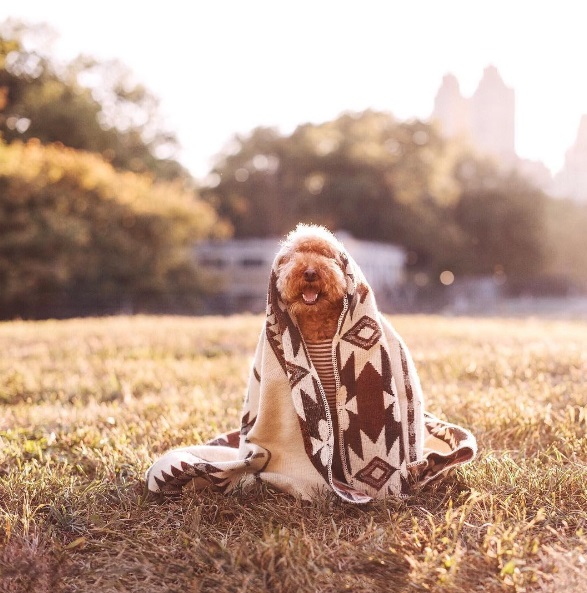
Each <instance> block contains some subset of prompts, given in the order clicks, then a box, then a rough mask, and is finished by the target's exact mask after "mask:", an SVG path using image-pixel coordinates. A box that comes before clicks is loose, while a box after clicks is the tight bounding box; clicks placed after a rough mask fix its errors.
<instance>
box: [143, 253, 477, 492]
mask: <svg viewBox="0 0 587 593" xmlns="http://www.w3.org/2000/svg"><path fill="white" fill-rule="evenodd" d="M279 257H280V253H278V254H277V256H276V258H275V262H274V265H273V270H272V273H271V277H270V281H269V290H268V298H267V310H266V321H265V325H264V328H263V330H262V331H261V335H260V338H259V341H258V345H257V349H256V353H255V357H254V361H253V365H252V368H251V371H250V375H249V382H248V389H247V394H246V398H245V402H244V406H243V412H242V422H241V427H240V430H236V431H234V432H231V433H228V434H224V435H221V436H219V437H217V438H216V439H214V440H213V441H210V442H208V443H206V444H204V445H196V446H190V447H184V448H181V449H175V450H172V451H170V452H168V453H166V454H165V455H163V456H162V457H161V458H160V459H159V460H158V461H156V462H155V463H154V464H153V465H152V466H151V468H150V469H149V470H148V471H147V475H146V479H147V484H148V488H149V490H150V491H152V492H161V493H163V494H175V493H178V492H180V491H181V488H182V486H184V485H185V484H187V483H188V482H192V481H193V484H194V486H195V487H196V488H205V487H214V488H216V489H219V490H221V491H229V490H231V489H233V488H234V487H235V486H236V485H237V484H243V483H245V484H246V482H250V481H252V480H263V481H265V482H267V483H269V484H272V485H273V486H275V487H277V488H278V489H280V490H283V491H286V492H289V493H291V494H294V495H296V496H301V497H302V498H305V499H312V498H313V497H315V496H317V495H318V494H319V493H320V492H323V491H325V490H331V491H333V492H334V493H336V494H337V495H338V496H340V497H341V498H342V499H344V500H347V501H350V502H354V503H364V502H368V501H370V500H372V499H374V498H382V497H385V496H398V497H404V496H407V495H409V494H410V492H411V491H412V489H413V488H414V487H415V486H420V485H423V484H425V483H427V482H429V481H431V480H433V479H435V478H437V477H440V476H442V475H443V474H445V473H446V472H447V471H448V470H450V469H451V468H453V467H455V466H458V465H460V464H463V463H466V462H468V461H470V460H472V459H473V458H474V457H475V455H476V449H477V446H476V441H475V438H474V437H473V435H472V434H471V433H470V432H469V431H468V430H466V429H464V428H462V427H460V426H456V425H454V424H450V423H447V422H444V421H442V420H439V419H438V418H435V417H434V416H432V415H430V414H428V413H426V412H425V411H424V402H423V396H422V389H421V387H420V382H419V379H418V375H417V373H416V369H415V366H414V363H413V360H412V357H411V356H410V353H409V351H408V349H407V347H406V346H405V344H404V343H403V341H402V340H401V338H400V337H399V335H398V334H397V332H396V331H395V330H394V328H393V327H392V326H391V324H390V323H389V321H388V320H387V319H386V318H385V317H383V316H382V315H381V313H380V312H379V310H378V308H377V304H376V301H375V297H374V295H373V292H372V290H371V288H370V286H369V285H368V283H367V281H366V280H365V278H364V276H363V274H362V272H361V270H360V269H359V267H358V266H357V264H356V263H355V262H354V260H353V259H352V257H351V256H350V255H349V254H348V253H347V252H346V251H345V250H343V251H342V253H341V257H342V260H343V262H344V265H345V274H346V280H347V295H346V297H345V300H344V308H343V312H342V314H341V316H340V319H339V324H338V331H337V333H336V335H335V337H334V339H333V344H332V356H333V363H334V368H335V376H336V380H337V385H338V390H337V400H336V414H337V416H338V423H337V424H338V431H339V434H338V438H337V439H336V441H335V435H334V432H333V426H334V425H335V424H334V423H333V421H332V416H331V411H330V409H329V406H328V404H327V401H326V396H325V394H324V390H323V388H322V385H321V384H320V380H319V378H318V374H317V372H316V370H315V368H314V367H313V365H312V362H311V360H310V356H309V355H308V352H307V348H306V346H305V344H304V340H303V337H302V335H301V333H300V331H299V329H298V327H297V325H296V322H295V319H294V318H293V317H292V316H291V315H290V314H289V313H288V311H287V309H286V307H285V305H284V303H283V302H282V301H281V299H280V296H279V293H278V291H277V288H276V273H277V261H278V259H279ZM335 444H336V445H337V446H338V447H339V450H338V454H339V455H340V459H341V461H342V468H343V472H344V478H345V479H344V480H339V479H336V478H335V477H334V476H333V472H332V460H333V455H334V453H335V451H334V447H335Z"/></svg>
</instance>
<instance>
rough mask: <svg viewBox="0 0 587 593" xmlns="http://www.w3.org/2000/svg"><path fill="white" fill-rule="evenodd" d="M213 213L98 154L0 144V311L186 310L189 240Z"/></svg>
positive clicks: (192, 286)
mask: <svg viewBox="0 0 587 593" xmlns="http://www.w3.org/2000/svg"><path fill="white" fill-rule="evenodd" d="M219 229H220V227H219V226H218V225H217V219H216V214H215V212H214V211H213V209H212V208H211V207H210V206H209V205H207V204H205V203H204V202H202V200H200V199H199V198H198V196H197V195H195V194H194V193H193V191H188V190H187V189H186V188H185V187H183V186H182V185H181V184H180V183H171V182H163V181H160V182H155V181H153V180H152V178H151V177H150V176H144V175H137V174H135V173H130V172H117V171H116V170H115V169H114V168H113V167H112V166H111V165H110V164H109V163H107V162H105V161H104V160H103V159H101V158H100V157H98V156H96V155H91V154H88V153H82V152H80V151H75V150H73V149H68V148H65V147H60V146H55V145H53V146H42V145H41V144H40V143H38V142H29V143H28V144H26V145H25V144H23V143H20V142H15V143H12V144H11V145H5V144H0V312H1V314H0V316H1V317H4V318H6V317H11V316H14V315H21V316H27V317H39V316H46V315H56V314H57V315H59V314H61V315H70V314H88V313H98V312H101V311H105V310H108V311H111V310H112V309H113V308H114V309H116V308H118V309H120V308H123V307H125V308H132V310H157V309H161V308H167V309H170V308H171V309H186V308H190V309H192V310H193V308H194V306H195V305H196V302H197V298H198V296H199V295H200V294H201V292H202V290H203V289H204V285H203V284H202V280H201V278H200V277H199V275H198V272H197V269H196V268H195V264H194V258H193V255H192V249H193V244H194V242H195V241H197V240H199V239H202V238H204V237H207V236H210V234H212V233H216V232H219Z"/></svg>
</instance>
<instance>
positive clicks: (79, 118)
mask: <svg viewBox="0 0 587 593" xmlns="http://www.w3.org/2000/svg"><path fill="white" fill-rule="evenodd" d="M46 35H47V30H46V29H45V28H43V27H40V28H33V27H30V26H25V25H22V24H20V23H14V22H11V21H7V22H5V23H3V24H2V25H1V26H0V134H1V135H2V137H3V138H4V140H5V141H6V142H9V143H10V142H12V141H14V140H22V141H27V140H30V139H33V138H36V139H38V140H39V141H41V142H42V143H43V144H48V143H51V142H61V143H62V144H64V145H65V146H69V147H71V148H76V149H81V150H86V151H90V152H96V153H99V154H101V155H102V156H103V157H104V158H106V159H107V160H109V161H110V162H111V163H112V164H113V165H114V166H115V167H116V168H121V169H127V170H131V171H134V172H141V173H144V172H147V171H149V172H152V173H154V174H155V175H156V176H158V177H161V178H168V179H171V178H175V177H179V176H181V177H184V178H187V177H188V174H187V172H186V171H185V169H184V168H183V167H182V166H181V165H180V164H179V163H178V162H177V161H176V160H174V159H173V154H174V153H175V151H176V150H177V139H176V137H175V135H174V134H172V133H171V132H169V131H167V130H165V128H164V126H163V123H162V122H161V117H160V115H159V112H158V109H159V105H158V101H157V99H156V98H155V97H154V96H153V95H152V93H150V92H149V91H148V90H147V89H146V88H145V87H143V86H142V85H139V84H136V83H135V82H134V81H133V79H132V75H131V73H130V71H129V70H128V68H126V67H125V66H124V65H122V64H121V63H119V62H107V63H100V62H97V61H96V60H94V59H91V58H89V57H83V56H80V57H79V58H78V59H76V60H75V61H74V62H72V63H70V64H56V63H55V62H54V61H53V60H51V58H50V57H49V55H48V54H47V52H46V51H43V49H42V48H39V47H38V46H41V45H42V43H41V40H42V39H43V38H44V37H46ZM31 39H32V41H33V42H32V43H31ZM35 40H36V44H35V43H34V41H35ZM25 41H28V43H25Z"/></svg>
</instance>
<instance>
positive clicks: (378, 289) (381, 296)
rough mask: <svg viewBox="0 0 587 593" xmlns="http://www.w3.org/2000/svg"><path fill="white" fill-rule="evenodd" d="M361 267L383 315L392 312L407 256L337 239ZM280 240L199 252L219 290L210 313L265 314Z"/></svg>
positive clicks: (217, 244) (343, 236)
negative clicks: (383, 310)
mask: <svg viewBox="0 0 587 593" xmlns="http://www.w3.org/2000/svg"><path fill="white" fill-rule="evenodd" d="M337 237H338V238H339V239H340V240H341V241H342V242H343V243H344V245H345V247H346V249H347V250H348V252H349V253H350V254H351V256H352V257H353V258H354V259H355V261H356V262H357V263H358V264H359V266H360V268H361V270H362V271H363V273H364V274H365V277H366V278H367V281H368V282H369V284H370V285H371V288H372V289H373V291H374V292H375V296H376V298H377V302H378V304H379V306H380V307H381V308H383V309H390V308H391V307H392V306H393V300H394V296H395V295H396V294H397V293H398V292H399V291H400V289H401V287H402V285H403V283H404V264H405V259H406V254H405V251H404V250H403V249H401V248H399V247H396V246H394V245H388V244H385V243H375V242H371V241H359V240H357V239H354V238H353V237H351V235H349V234H348V233H337ZM278 249H279V239H233V240H230V241H208V242H205V243H201V244H199V245H198V246H197V247H196V258H197V260H198V262H199V264H200V267H201V268H202V269H203V271H204V272H205V273H206V274H208V275H209V276H211V277H212V278H213V281H214V282H215V283H216V286H217V287H218V293H217V294H215V295H214V296H213V297H212V298H211V301H210V303H209V308H210V309H211V310H212V311H215V312H219V313H230V312H237V311H252V312H255V313H259V312H261V311H264V309H265V305H266V299H267V288H268V282H269V273H270V271H271V264H272V263H273V260H274V258H275V254H276V253H277V251H278Z"/></svg>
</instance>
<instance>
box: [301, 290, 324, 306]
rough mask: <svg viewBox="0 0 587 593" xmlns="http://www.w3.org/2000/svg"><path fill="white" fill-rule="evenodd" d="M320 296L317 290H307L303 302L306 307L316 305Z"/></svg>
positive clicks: (303, 295) (304, 292)
mask: <svg viewBox="0 0 587 593" xmlns="http://www.w3.org/2000/svg"><path fill="white" fill-rule="evenodd" d="M319 296H320V293H319V292H318V291H317V290H316V289H315V288H305V289H304V290H303V292H302V300H303V301H304V304H305V305H315V304H316V303H317V302H318V297H319Z"/></svg>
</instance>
